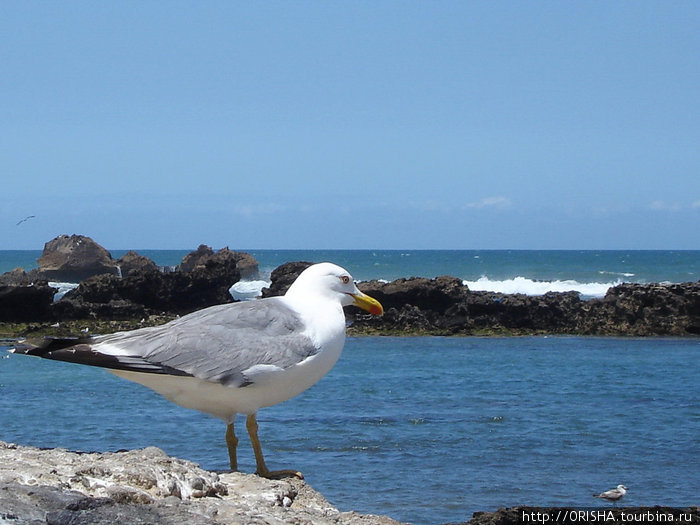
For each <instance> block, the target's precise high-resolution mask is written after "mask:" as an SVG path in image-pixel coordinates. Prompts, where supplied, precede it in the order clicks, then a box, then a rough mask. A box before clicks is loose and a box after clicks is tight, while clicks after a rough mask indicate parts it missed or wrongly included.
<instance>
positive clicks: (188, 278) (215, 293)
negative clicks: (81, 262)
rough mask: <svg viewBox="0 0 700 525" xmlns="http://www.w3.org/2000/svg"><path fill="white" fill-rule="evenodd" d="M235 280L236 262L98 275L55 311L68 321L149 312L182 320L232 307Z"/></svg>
mask: <svg viewBox="0 0 700 525" xmlns="http://www.w3.org/2000/svg"><path fill="white" fill-rule="evenodd" d="M239 278H240V274H239V273H238V270H237V268H236V265H235V262H234V261H232V260H229V261H216V260H210V261H208V262H207V264H206V266H198V267H196V268H195V269H193V270H192V271H190V272H188V273H183V272H173V273H166V274H164V273H161V272H159V271H158V270H150V271H148V270H147V271H143V272H136V273H132V274H130V275H128V276H127V277H123V278H119V277H117V276H114V275H99V276H95V277H91V278H90V279H86V280H85V281H83V282H81V283H80V285H79V286H78V287H77V288H76V289H75V290H72V291H70V292H68V293H67V294H66V295H65V296H64V297H63V298H62V299H61V300H60V301H58V302H56V304H55V306H54V309H55V311H56V312H57V313H59V312H60V315H62V316H68V317H69V318H74V319H75V318H80V317H86V316H89V317H98V318H106V319H125V318H128V317H130V316H134V315H136V316H142V315H145V314H146V313H149V312H154V313H155V312H171V313H179V314H184V313H188V312H192V311H194V310H198V309H200V308H205V307H207V306H213V305H215V304H223V303H230V302H232V301H233V299H232V297H231V294H230V293H229V288H230V287H231V286H232V285H233V284H234V283H236V282H237V281H238V280H239Z"/></svg>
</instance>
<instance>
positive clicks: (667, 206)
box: [649, 201, 683, 211]
mask: <svg viewBox="0 0 700 525" xmlns="http://www.w3.org/2000/svg"><path fill="white" fill-rule="evenodd" d="M682 208H683V207H682V206H681V205H680V204H678V203H676V202H666V201H654V202H652V203H651V204H649V209H651V210H654V211H680V210H681V209H682Z"/></svg>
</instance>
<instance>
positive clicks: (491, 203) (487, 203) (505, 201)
mask: <svg viewBox="0 0 700 525" xmlns="http://www.w3.org/2000/svg"><path fill="white" fill-rule="evenodd" d="M512 205H513V203H512V201H511V200H510V199H509V198H508V197H503V196H498V197H485V198H483V199H481V200H480V201H476V202H470V203H468V204H465V205H464V208H465V209H477V210H482V209H485V208H489V209H496V210H502V209H505V208H510V207H511V206H512Z"/></svg>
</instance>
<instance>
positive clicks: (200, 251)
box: [178, 244, 258, 279]
mask: <svg viewBox="0 0 700 525" xmlns="http://www.w3.org/2000/svg"><path fill="white" fill-rule="evenodd" d="M212 261H214V262H218V263H221V262H227V261H233V262H234V263H235V265H236V267H237V268H238V271H239V272H240V274H241V279H257V278H258V261H256V260H255V258H254V257H253V256H252V255H250V254H249V253H245V252H234V251H231V250H229V249H228V247H226V248H222V249H221V250H219V251H218V252H214V250H212V249H211V248H210V247H209V246H206V245H204V244H200V245H199V248H197V249H196V250H195V251H193V252H191V253H189V254H187V255H185V257H183V259H182V263H180V266H178V269H179V270H181V271H184V272H191V271H193V270H195V269H196V268H200V267H204V266H207V265H208V264H211V263H212Z"/></svg>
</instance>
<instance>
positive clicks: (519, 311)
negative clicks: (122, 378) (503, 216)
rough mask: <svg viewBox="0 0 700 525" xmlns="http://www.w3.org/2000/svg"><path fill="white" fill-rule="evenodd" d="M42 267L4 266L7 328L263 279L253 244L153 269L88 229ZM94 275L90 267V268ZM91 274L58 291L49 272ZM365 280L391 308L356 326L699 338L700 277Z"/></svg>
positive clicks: (202, 250)
mask: <svg viewBox="0 0 700 525" xmlns="http://www.w3.org/2000/svg"><path fill="white" fill-rule="evenodd" d="M39 264H40V266H39V268H38V269H36V270H32V271H30V272H24V271H23V270H22V269H16V270H13V271H12V272H7V273H5V274H3V275H1V276H0V337H7V338H12V337H17V336H27V335H39V334H56V335H66V334H68V333H71V332H73V333H74V332H75V331H76V329H77V330H85V329H89V330H90V331H91V332H93V333H104V332H110V331H116V330H123V329H132V328H137V327H139V326H146V325H153V324H160V323H163V322H166V321H167V320H169V319H172V318H174V317H175V316H177V315H182V314H185V313H188V312H191V311H194V310H197V309H199V308H204V307H207V306H211V305H214V304H221V303H226V302H231V301H233V298H232V297H231V294H230V293H229V289H230V288H231V286H232V285H233V284H235V283H236V282H238V281H239V280H241V279H242V278H245V279H254V278H256V277H257V271H258V269H257V262H256V261H255V259H253V258H252V257H251V256H250V255H249V254H246V253H241V252H234V251H231V250H229V249H228V248H224V249H222V250H219V251H217V252H214V250H212V249H211V248H208V247H206V246H200V247H199V248H198V249H197V250H196V251H194V252H192V253H190V254H188V255H187V256H186V257H185V258H184V259H183V261H182V263H181V264H180V265H179V266H177V267H175V268H158V267H157V266H156V265H155V263H153V261H151V260H149V259H148V258H146V257H143V256H141V255H139V254H137V253H135V252H129V253H127V254H126V255H125V256H124V257H122V258H121V259H119V260H113V259H112V258H111V255H110V254H109V252H107V250H105V249H104V248H102V247H101V246H99V245H97V243H95V242H94V241H93V240H92V239H89V238H87V237H83V236H78V235H74V236H71V237H68V236H61V237H58V238H56V239H54V240H52V241H50V242H49V243H47V244H46V246H45V249H44V253H43V254H42V257H41V258H40V259H39ZM309 264H311V263H310V262H299V261H296V262H289V263H286V264H283V265H282V266H280V267H279V268H277V269H276V270H275V271H274V272H273V273H272V276H271V280H272V282H271V285H270V287H269V288H266V289H264V290H263V296H271V295H279V294H283V293H284V292H285V291H286V289H287V287H288V286H289V284H291V283H292V282H293V280H294V279H295V278H296V276H297V275H298V274H299V272H301V271H302V270H303V269H304V268H306V266H308V265H309ZM86 275H87V277H86ZM76 276H80V277H84V278H83V279H82V280H81V281H80V284H79V286H78V287H77V288H76V289H74V290H72V291H70V292H68V293H66V294H65V296H63V297H62V298H61V299H60V300H58V301H54V300H53V299H54V294H55V293H56V291H57V290H56V289H55V288H53V287H52V286H50V285H49V281H48V279H56V280H69V279H70V278H71V277H76ZM359 288H360V289H361V290H362V291H364V292H366V293H368V294H369V295H372V296H373V297H375V298H377V299H378V300H379V301H380V302H381V303H382V304H383V305H384V309H385V314H384V316H382V317H380V318H378V317H374V316H369V315H365V314H364V313H362V312H361V311H360V310H357V309H354V308H352V307H350V308H348V309H347V311H346V313H347V316H348V319H349V321H350V323H351V327H350V329H349V332H350V333H351V334H354V335H361V334H376V335H462V336H467V335H532V334H570V335H605V336H679V337H688V336H691V337H693V336H694V337H697V336H700V282H689V283H682V284H658V283H653V284H632V283H627V284H620V285H618V286H615V287H613V288H611V289H610V290H608V292H607V294H606V295H605V297H603V298H599V299H590V300H583V299H581V297H580V296H579V294H578V293H576V292H565V293H554V292H550V293H547V294H545V295H542V296H527V295H522V294H502V293H494V292H475V291H471V290H469V289H468V287H467V286H465V285H464V284H463V283H462V281H461V280H460V279H457V278H456V277H450V276H443V277H438V278H435V279H427V278H423V277H413V278H410V279H397V280H395V281H392V282H389V283H386V282H379V281H369V282H364V283H360V284H359Z"/></svg>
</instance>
